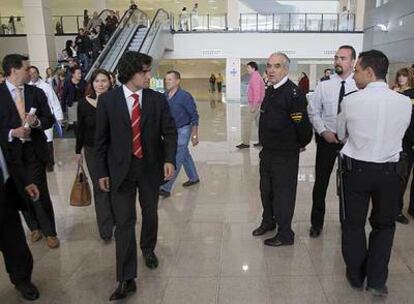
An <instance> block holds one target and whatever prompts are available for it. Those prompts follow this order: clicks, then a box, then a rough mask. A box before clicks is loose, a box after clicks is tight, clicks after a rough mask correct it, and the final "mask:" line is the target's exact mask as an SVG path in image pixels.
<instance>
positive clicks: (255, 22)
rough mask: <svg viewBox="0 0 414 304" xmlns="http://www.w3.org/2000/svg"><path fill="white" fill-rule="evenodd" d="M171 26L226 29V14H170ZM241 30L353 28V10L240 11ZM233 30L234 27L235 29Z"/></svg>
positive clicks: (178, 29) (191, 29)
mask: <svg viewBox="0 0 414 304" xmlns="http://www.w3.org/2000/svg"><path fill="white" fill-rule="evenodd" d="M171 20H172V22H171V29H172V30H174V31H176V32H194V31H196V32H217V31H227V30H228V21H227V14H214V15H212V14H207V15H199V14H197V15H193V14H188V15H187V14H184V15H183V14H180V15H173V14H171ZM238 30H239V31H241V32H354V31H355V15H354V14H351V13H341V14H322V13H282V14H257V13H253V14H250V13H249V14H240V19H239V29H238ZM232 31H234V29H233V30H232Z"/></svg>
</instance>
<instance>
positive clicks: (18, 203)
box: [0, 138, 30, 226]
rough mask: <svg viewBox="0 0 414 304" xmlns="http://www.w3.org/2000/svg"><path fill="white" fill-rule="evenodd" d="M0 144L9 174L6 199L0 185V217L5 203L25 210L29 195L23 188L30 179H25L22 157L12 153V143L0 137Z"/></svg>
mask: <svg viewBox="0 0 414 304" xmlns="http://www.w3.org/2000/svg"><path fill="white" fill-rule="evenodd" d="M0 146H1V150H2V152H3V155H4V158H5V160H6V164H7V169H8V171H9V174H10V177H9V179H10V180H9V181H8V182H7V184H6V185H7V187H10V188H9V189H7V193H8V197H7V201H6V200H5V196H4V191H5V187H4V186H3V185H1V187H2V192H3V193H1V199H0V218H1V217H2V213H3V212H4V208H5V207H6V204H7V205H9V206H11V207H13V208H16V209H20V210H27V207H28V201H29V197H28V196H27V195H26V192H25V191H24V188H25V187H27V186H28V185H29V184H30V181H29V180H28V179H27V174H26V172H25V167H24V165H23V161H22V159H21V158H18V157H17V155H16V153H13V148H12V145H11V144H10V143H8V142H7V141H5V140H4V139H3V138H0ZM0 226H1V225H0Z"/></svg>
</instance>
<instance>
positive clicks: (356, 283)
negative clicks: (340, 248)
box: [346, 271, 364, 291]
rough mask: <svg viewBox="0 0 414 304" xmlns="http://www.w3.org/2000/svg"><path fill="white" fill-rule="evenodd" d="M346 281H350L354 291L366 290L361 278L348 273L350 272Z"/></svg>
mask: <svg viewBox="0 0 414 304" xmlns="http://www.w3.org/2000/svg"><path fill="white" fill-rule="evenodd" d="M346 279H347V280H348V283H349V285H351V287H352V288H353V289H356V290H359V291H362V290H363V288H364V281H363V280H361V279H360V278H358V277H356V276H353V275H350V274H349V273H348V271H347V272H346Z"/></svg>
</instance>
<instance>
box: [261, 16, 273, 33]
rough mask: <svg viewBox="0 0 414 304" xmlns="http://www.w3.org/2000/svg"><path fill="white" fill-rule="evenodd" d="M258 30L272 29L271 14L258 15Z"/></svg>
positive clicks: (269, 30) (266, 30) (267, 30)
mask: <svg viewBox="0 0 414 304" xmlns="http://www.w3.org/2000/svg"><path fill="white" fill-rule="evenodd" d="M258 30H259V31H260V32H271V31H273V15H258Z"/></svg>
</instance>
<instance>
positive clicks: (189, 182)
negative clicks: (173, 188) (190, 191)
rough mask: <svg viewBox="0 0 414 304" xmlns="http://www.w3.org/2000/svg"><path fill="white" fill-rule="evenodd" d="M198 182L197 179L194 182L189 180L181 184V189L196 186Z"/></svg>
mask: <svg viewBox="0 0 414 304" xmlns="http://www.w3.org/2000/svg"><path fill="white" fill-rule="evenodd" d="M199 182H200V180H199V179H197V180H195V181H190V180H188V181H186V182H185V183H183V187H190V186H192V185H196V184H198V183H199Z"/></svg>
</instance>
